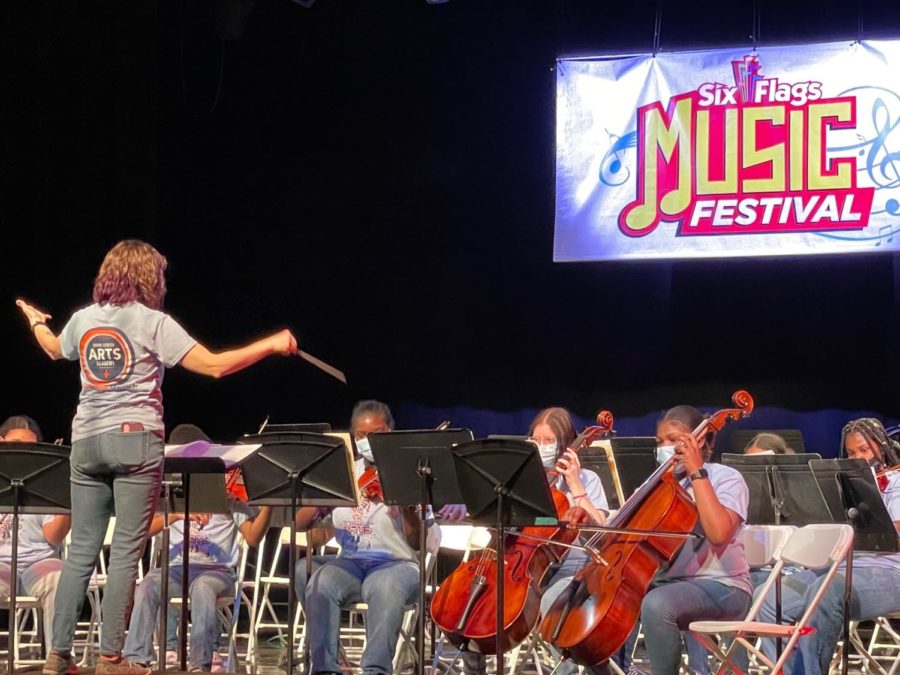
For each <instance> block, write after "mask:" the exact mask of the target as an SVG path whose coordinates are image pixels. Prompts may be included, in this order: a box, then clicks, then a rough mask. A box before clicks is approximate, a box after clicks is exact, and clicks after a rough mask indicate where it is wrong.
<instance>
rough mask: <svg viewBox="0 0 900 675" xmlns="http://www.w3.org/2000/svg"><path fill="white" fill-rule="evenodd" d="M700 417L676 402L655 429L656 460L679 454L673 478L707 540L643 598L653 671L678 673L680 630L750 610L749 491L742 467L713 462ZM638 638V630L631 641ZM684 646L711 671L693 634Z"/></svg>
mask: <svg viewBox="0 0 900 675" xmlns="http://www.w3.org/2000/svg"><path fill="white" fill-rule="evenodd" d="M703 419H704V418H703V415H701V414H700V413H699V412H698V411H697V410H696V409H694V408H693V407H691V406H689V405H679V406H676V407H674V408H671V409H669V410H667V411H666V412H665V413H664V414H663V416H662V417H661V418H660V421H659V423H658V424H657V427H656V440H657V443H658V445H659V447H658V448H657V459H658V460H659V461H660V463H662V461H664V460H665V459H667V458H668V457H670V456H673V455H674V457H675V458H676V460H677V463H676V465H675V477H676V478H679V479H680V481H681V485H682V486H683V487H684V488H685V489H687V490H688V493H689V494H690V495H691V497H693V499H694V502H695V503H696V505H697V512H698V515H699V520H698V523H697V531H698V532H699V533H700V534H702V535H703V538H702V539H700V540H698V541H695V542H692V541H687V542H685V544H684V545H683V546H682V547H681V550H680V551H679V552H678V554H677V555H676V557H675V559H674V560H673V561H672V564H671V565H669V566H668V568H666V569H664V570H663V571H661V572H660V573H659V574H657V575H656V578H655V579H654V581H653V584H652V586H651V589H650V591H649V592H648V593H647V594H646V595H645V596H644V599H643V602H642V603H641V616H640V622H641V625H642V626H643V629H644V642H645V644H646V647H647V653H648V656H649V657H650V665H651V668H652V671H653V673H665V674H667V675H668V674H674V673H677V672H678V670H679V667H680V665H681V647H682V631H686V630H687V628H688V626H689V625H690V623H691V622H692V621H701V620H730V619H741V618H743V617H744V615H745V614H746V612H747V610H748V608H749V607H750V593H751V588H750V579H749V575H748V567H747V559H746V557H745V556H744V547H743V545H742V544H741V543H740V541H739V539H738V533H739V532H740V529H741V527H742V525H743V523H744V519H745V518H746V517H747V507H748V504H749V499H750V494H749V490H748V488H747V484H746V483H745V482H744V479H743V477H742V476H741V474H740V473H738V471H736V470H735V469H732V468H731V467H729V466H725V465H723V464H714V463H711V462H710V460H711V458H712V453H713V446H714V443H715V432H707V433H706V434H704V435H703V436H702V437H701V438H694V437H693V435H692V431H693V430H694V429H696V428H697V427H698V426H699V425H700V423H701V422H702V421H703ZM635 629H637V627H635ZM636 637H637V634H636V632H635V633H633V634H632V637H631V638H630V639H629V643H630V644H631V645H633V643H634V640H635V639H636ZM685 643H686V646H687V651H688V655H689V662H690V667H691V669H692V670H694V671H696V672H701V673H705V672H707V670H708V666H707V664H706V654H705V652H704V651H703V649H702V646H701V645H700V644H699V643H698V642H696V640H694V639H692V638H687V639H685ZM625 651H626V652H628V651H629V650H628V649H626V650H625Z"/></svg>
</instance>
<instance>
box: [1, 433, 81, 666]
mask: <svg viewBox="0 0 900 675" xmlns="http://www.w3.org/2000/svg"><path fill="white" fill-rule="evenodd" d="M70 454H71V448H69V447H66V446H61V445H51V444H49V443H25V442H22V441H9V442H6V443H2V444H0V513H12V514H13V525H12V542H11V544H12V559H11V561H10V582H9V635H10V638H9V670H10V672H14V671H15V663H14V659H15V654H16V642H17V640H18V634H17V630H16V596H17V594H18V589H19V574H18V572H19V570H18V566H19V515H20V514H23V513H28V514H32V513H33V514H48V513H50V514H65V513H70V512H71V508H72V503H71V496H72V493H71V490H70V480H71V472H70V468H69V455H70Z"/></svg>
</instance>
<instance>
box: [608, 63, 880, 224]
mask: <svg viewBox="0 0 900 675" xmlns="http://www.w3.org/2000/svg"><path fill="white" fill-rule="evenodd" d="M732 67H733V70H734V78H735V85H736V86H734V87H729V86H726V85H722V84H718V83H707V84H704V85H702V86H701V87H700V88H699V89H697V91H692V92H688V93H685V94H680V95H678V96H675V97H673V98H672V99H671V101H670V102H669V106H668V109H667V110H664V109H663V107H662V105H661V104H660V102H659V101H657V102H655V103H651V104H649V105H645V106H642V107H640V108H638V111H637V112H638V127H637V136H638V141H637V157H638V172H637V176H638V177H637V195H636V196H637V198H636V199H635V200H634V201H633V202H632V203H630V204H629V205H628V206H627V207H625V208H624V209H623V210H622V212H621V213H620V214H619V228H620V229H621V230H622V232H623V233H624V234H626V235H628V236H630V237H642V236H644V235H647V234H650V233H651V232H653V230H655V229H656V227H657V226H658V225H659V223H660V222H662V221H668V222H673V221H677V222H680V225H679V228H678V232H677V233H678V234H679V235H710V234H753V233H775V232H813V231H816V232H818V231H823V230H860V229H862V228H864V227H866V225H868V222H869V214H870V212H871V210H872V200H873V197H874V194H875V188H874V187H868V188H865V187H863V188H860V187H857V185H856V176H857V171H856V159H855V158H854V157H846V158H837V159H828V158H827V156H826V150H827V146H826V135H827V132H828V130H829V129H853V128H855V127H856V99H855V98H854V97H852V96H848V97H842V98H830V99H828V98H822V85H821V83H819V82H800V83H794V84H789V83H785V82H781V81H779V80H778V79H777V78H771V79H769V78H764V77H763V76H762V75H761V74H760V65H759V60H758V59H757V57H756V56H746V57H744V58H743V59H742V60H740V61H733V62H732Z"/></svg>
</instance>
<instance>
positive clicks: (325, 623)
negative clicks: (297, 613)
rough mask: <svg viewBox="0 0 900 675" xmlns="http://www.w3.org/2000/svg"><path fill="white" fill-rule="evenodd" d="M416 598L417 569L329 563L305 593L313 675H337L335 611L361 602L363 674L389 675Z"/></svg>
mask: <svg viewBox="0 0 900 675" xmlns="http://www.w3.org/2000/svg"><path fill="white" fill-rule="evenodd" d="M418 592H419V568H418V566H417V565H416V564H415V563H411V562H406V561H399V560H366V559H359V558H335V559H334V560H331V561H329V562H327V563H326V564H324V565H322V566H321V567H319V569H317V570H316V571H315V572H314V573H313V575H312V578H311V579H310V580H309V584H308V585H307V588H306V599H305V602H304V608H305V610H306V616H307V621H308V624H307V626H308V629H307V630H308V636H309V645H310V656H311V660H312V672H313V673H339V672H341V669H340V666H339V664H338V659H337V657H338V638H339V633H338V632H339V630H340V626H341V609H342V608H343V607H346V606H347V605H351V604H354V603H357V602H365V603H366V604H367V605H368V606H369V609H368V612H367V613H366V649H365V651H364V652H363V655H362V659H361V661H360V666H361V667H362V669H363V672H364V673H373V674H374V673H383V674H386V675H390V673H391V671H392V668H393V659H394V651H395V650H396V648H397V639H398V638H399V635H400V628H401V626H402V624H403V614H404V613H405V612H406V610H407V609H408V608H409V607H411V606H413V605H414V604H415V602H416V598H417V596H418Z"/></svg>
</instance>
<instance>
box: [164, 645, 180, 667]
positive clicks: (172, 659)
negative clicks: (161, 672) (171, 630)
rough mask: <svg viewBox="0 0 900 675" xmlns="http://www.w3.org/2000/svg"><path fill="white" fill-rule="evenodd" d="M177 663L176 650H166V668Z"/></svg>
mask: <svg viewBox="0 0 900 675" xmlns="http://www.w3.org/2000/svg"><path fill="white" fill-rule="evenodd" d="M179 665H180V664H179V662H178V652H176V651H175V650H174V649H168V650H166V669H169V668H177V667H178V666H179Z"/></svg>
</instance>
